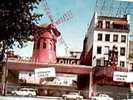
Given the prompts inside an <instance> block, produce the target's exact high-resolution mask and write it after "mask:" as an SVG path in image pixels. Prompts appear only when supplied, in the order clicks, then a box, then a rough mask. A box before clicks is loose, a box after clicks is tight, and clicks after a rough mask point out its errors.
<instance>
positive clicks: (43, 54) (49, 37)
mask: <svg viewBox="0 0 133 100" xmlns="http://www.w3.org/2000/svg"><path fill="white" fill-rule="evenodd" d="M44 2H45V5H44V7H45V12H46V15H47V16H48V17H49V19H50V21H51V24H48V25H46V24H44V25H41V26H39V28H40V29H41V32H42V34H41V35H40V34H38V33H36V34H35V35H34V47H33V54H32V61H33V62H40V63H56V41H57V37H59V36H60V35H61V33H60V32H59V31H58V30H57V28H56V27H55V25H58V24H61V23H63V22H64V21H67V20H69V19H70V18H72V13H71V11H70V10H69V11H67V12H66V13H65V14H64V15H63V17H60V19H58V20H57V21H54V20H53V16H52V15H51V13H50V9H49V8H48V4H47V1H46V0H44ZM60 40H61V42H62V43H64V45H65V46H66V43H65V42H64V39H63V38H62V36H60ZM67 48H68V47H67V46H66V49H67Z"/></svg>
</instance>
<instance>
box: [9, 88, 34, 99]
mask: <svg viewBox="0 0 133 100" xmlns="http://www.w3.org/2000/svg"><path fill="white" fill-rule="evenodd" d="M11 93H12V95H19V96H30V97H31V96H36V91H35V89H32V88H20V89H19V90H15V91H12V92H11Z"/></svg>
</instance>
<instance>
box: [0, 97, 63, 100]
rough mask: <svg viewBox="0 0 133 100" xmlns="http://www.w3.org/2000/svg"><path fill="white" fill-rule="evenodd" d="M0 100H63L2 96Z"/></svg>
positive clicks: (57, 99) (56, 99)
mask: <svg viewBox="0 0 133 100" xmlns="http://www.w3.org/2000/svg"><path fill="white" fill-rule="evenodd" d="M0 100H62V98H61V97H46V96H45V97H41V96H40V97H20V96H16V97H13V96H0Z"/></svg>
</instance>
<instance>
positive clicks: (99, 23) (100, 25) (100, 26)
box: [97, 20, 103, 28]
mask: <svg viewBox="0 0 133 100" xmlns="http://www.w3.org/2000/svg"><path fill="white" fill-rule="evenodd" d="M102 27H103V21H100V20H99V21H98V25H97V28H102Z"/></svg>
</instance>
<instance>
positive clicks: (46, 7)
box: [44, 0, 54, 23]
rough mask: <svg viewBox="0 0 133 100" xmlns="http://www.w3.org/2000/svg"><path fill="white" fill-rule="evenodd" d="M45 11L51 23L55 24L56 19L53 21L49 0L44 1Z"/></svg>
mask: <svg viewBox="0 0 133 100" xmlns="http://www.w3.org/2000/svg"><path fill="white" fill-rule="evenodd" d="M44 10H45V13H46V15H47V16H48V17H49V19H50V21H51V23H53V22H54V19H53V16H52V14H51V12H50V9H49V7H48V3H47V0H44Z"/></svg>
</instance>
